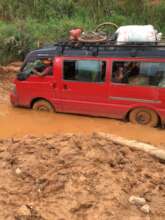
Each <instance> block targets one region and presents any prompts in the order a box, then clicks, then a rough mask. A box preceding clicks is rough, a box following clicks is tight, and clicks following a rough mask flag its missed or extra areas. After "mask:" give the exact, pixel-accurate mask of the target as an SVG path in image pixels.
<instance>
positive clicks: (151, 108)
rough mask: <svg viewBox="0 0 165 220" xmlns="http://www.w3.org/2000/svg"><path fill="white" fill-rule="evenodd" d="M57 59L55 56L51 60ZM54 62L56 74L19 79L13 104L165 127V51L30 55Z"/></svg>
mask: <svg viewBox="0 0 165 220" xmlns="http://www.w3.org/2000/svg"><path fill="white" fill-rule="evenodd" d="M50 54H51V55H50ZM47 57H49V58H51V59H53V67H52V73H51V74H49V75H45V76H38V75H36V74H30V75H29V76H28V77H27V78H26V79H24V80H20V79H19V78H18V77H17V79H15V81H14V84H15V88H14V90H13V91H12V92H11V103H12V104H13V105H14V106H23V107H28V108H33V109H35V110H46V111H56V112H68V113H78V114H86V115H93V116H103V117H110V118H117V119H127V120H129V121H131V122H133V123H138V124H142V125H148V126H152V127H155V126H157V125H158V123H161V124H162V125H163V124H164V123H165V49H164V47H161V46H158V45H157V46H153V45H147V46H146V45H145V46H144V45H143V46H122V45H121V46H113V47H112V46H109V45H108V46H107V45H99V46H98V45H97V46H95V47H94V46H90V45H87V46H86V45H85V46H84V45H81V47H80V46H79V47H75V48H73V47H70V46H68V45H65V46H61V45H60V46H59V45H54V46H53V47H52V48H51V47H49V48H43V49H40V50H37V51H34V52H32V53H30V55H28V56H27V57H26V59H25V62H24V64H23V67H22V70H21V71H22V74H24V73H23V70H24V69H25V68H26V66H27V65H28V64H29V63H32V61H33V60H36V59H40V60H42V59H46V58H47Z"/></svg>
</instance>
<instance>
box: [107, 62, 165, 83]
mask: <svg viewBox="0 0 165 220" xmlns="http://www.w3.org/2000/svg"><path fill="white" fill-rule="evenodd" d="M111 80H112V82H113V83H125V84H129V85H137V86H158V87H165V63H150V62H137V61H131V62H128V61H127V62H124V61H122V62H119V61H116V62H113V67H112V79H111Z"/></svg>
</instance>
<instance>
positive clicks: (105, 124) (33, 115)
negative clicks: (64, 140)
mask: <svg viewBox="0 0 165 220" xmlns="http://www.w3.org/2000/svg"><path fill="white" fill-rule="evenodd" d="M0 122H1V126H0V137H1V138H5V137H21V136H24V135H26V134H32V135H46V134H50V133H65V132H73V133H87V134H90V133H92V132H97V131H101V132H107V133H112V134H115V135H119V136H122V137H125V138H129V139H135V140H138V141H143V142H147V143H152V144H156V145H160V147H161V148H164V149H165V137H164V135H165V130H163V129H159V128H148V127H145V126H137V125H133V124H131V123H128V122H123V121H119V120H113V119H108V118H99V117H86V116H79V115H72V114H62V113H43V112H34V111H32V110H30V109H24V108H13V107H12V106H11V105H10V104H9V103H4V104H0Z"/></svg>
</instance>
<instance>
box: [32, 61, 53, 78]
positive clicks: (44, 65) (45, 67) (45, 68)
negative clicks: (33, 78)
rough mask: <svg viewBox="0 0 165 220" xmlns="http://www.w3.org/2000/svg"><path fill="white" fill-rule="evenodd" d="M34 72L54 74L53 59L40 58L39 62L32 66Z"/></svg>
mask: <svg viewBox="0 0 165 220" xmlns="http://www.w3.org/2000/svg"><path fill="white" fill-rule="evenodd" d="M32 73H33V74H36V75H38V76H45V75H52V74H53V62H52V59H45V60H39V62H38V63H37V64H36V65H35V66H34V67H33V68H32Z"/></svg>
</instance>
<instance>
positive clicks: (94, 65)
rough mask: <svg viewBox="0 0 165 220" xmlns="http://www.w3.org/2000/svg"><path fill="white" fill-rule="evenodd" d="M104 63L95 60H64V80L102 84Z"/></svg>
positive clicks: (104, 71) (104, 70)
mask: <svg viewBox="0 0 165 220" xmlns="http://www.w3.org/2000/svg"><path fill="white" fill-rule="evenodd" d="M105 73H106V62H105V61H96V60H65V61H64V64H63V78H64V80H70V81H80V82H104V81H105Z"/></svg>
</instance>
